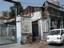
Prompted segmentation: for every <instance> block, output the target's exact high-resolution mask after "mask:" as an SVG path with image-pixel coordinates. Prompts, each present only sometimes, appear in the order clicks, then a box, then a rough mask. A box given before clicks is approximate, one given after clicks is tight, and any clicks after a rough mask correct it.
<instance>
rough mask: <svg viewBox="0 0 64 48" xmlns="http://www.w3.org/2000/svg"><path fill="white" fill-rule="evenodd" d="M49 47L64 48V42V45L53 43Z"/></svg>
mask: <svg viewBox="0 0 64 48" xmlns="http://www.w3.org/2000/svg"><path fill="white" fill-rule="evenodd" d="M48 48H64V44H63V45H58V44H51V45H48Z"/></svg>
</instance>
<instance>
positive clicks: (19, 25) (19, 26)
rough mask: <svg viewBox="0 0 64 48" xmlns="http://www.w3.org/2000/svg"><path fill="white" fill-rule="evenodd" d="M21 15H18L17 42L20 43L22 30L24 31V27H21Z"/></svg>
mask: <svg viewBox="0 0 64 48" xmlns="http://www.w3.org/2000/svg"><path fill="white" fill-rule="evenodd" d="M21 27H22V26H21V16H20V15H18V16H16V42H17V43H18V44H21V37H22V36H21V31H22V28H21Z"/></svg>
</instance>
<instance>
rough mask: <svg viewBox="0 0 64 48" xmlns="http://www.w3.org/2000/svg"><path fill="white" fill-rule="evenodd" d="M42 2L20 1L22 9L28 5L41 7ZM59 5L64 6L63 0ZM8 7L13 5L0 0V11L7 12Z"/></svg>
mask: <svg viewBox="0 0 64 48" xmlns="http://www.w3.org/2000/svg"><path fill="white" fill-rule="evenodd" d="M44 1H45V0H20V2H21V4H22V6H23V7H27V6H29V5H37V6H41V5H42V4H43V2H44ZM60 3H61V4H63V5H64V0H60ZM10 6H13V3H9V2H5V1H4V0H0V11H7V10H9V8H10Z"/></svg>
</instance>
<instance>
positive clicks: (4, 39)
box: [0, 22, 16, 45]
mask: <svg viewBox="0 0 64 48" xmlns="http://www.w3.org/2000/svg"><path fill="white" fill-rule="evenodd" d="M15 26H16V25H15V22H10V23H3V24H0V45H1V44H10V43H15V42H16V41H15V40H16V28H15Z"/></svg>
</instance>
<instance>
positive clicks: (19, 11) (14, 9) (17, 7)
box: [9, 3, 23, 17]
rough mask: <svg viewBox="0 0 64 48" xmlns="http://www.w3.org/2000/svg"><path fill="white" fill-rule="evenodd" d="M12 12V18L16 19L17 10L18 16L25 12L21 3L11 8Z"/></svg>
mask: <svg viewBox="0 0 64 48" xmlns="http://www.w3.org/2000/svg"><path fill="white" fill-rule="evenodd" d="M10 10H11V11H10V13H9V14H10V17H15V14H16V13H15V12H16V10H17V15H19V14H20V13H22V12H23V8H22V6H21V4H20V3H16V4H14V6H12V7H10Z"/></svg>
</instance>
